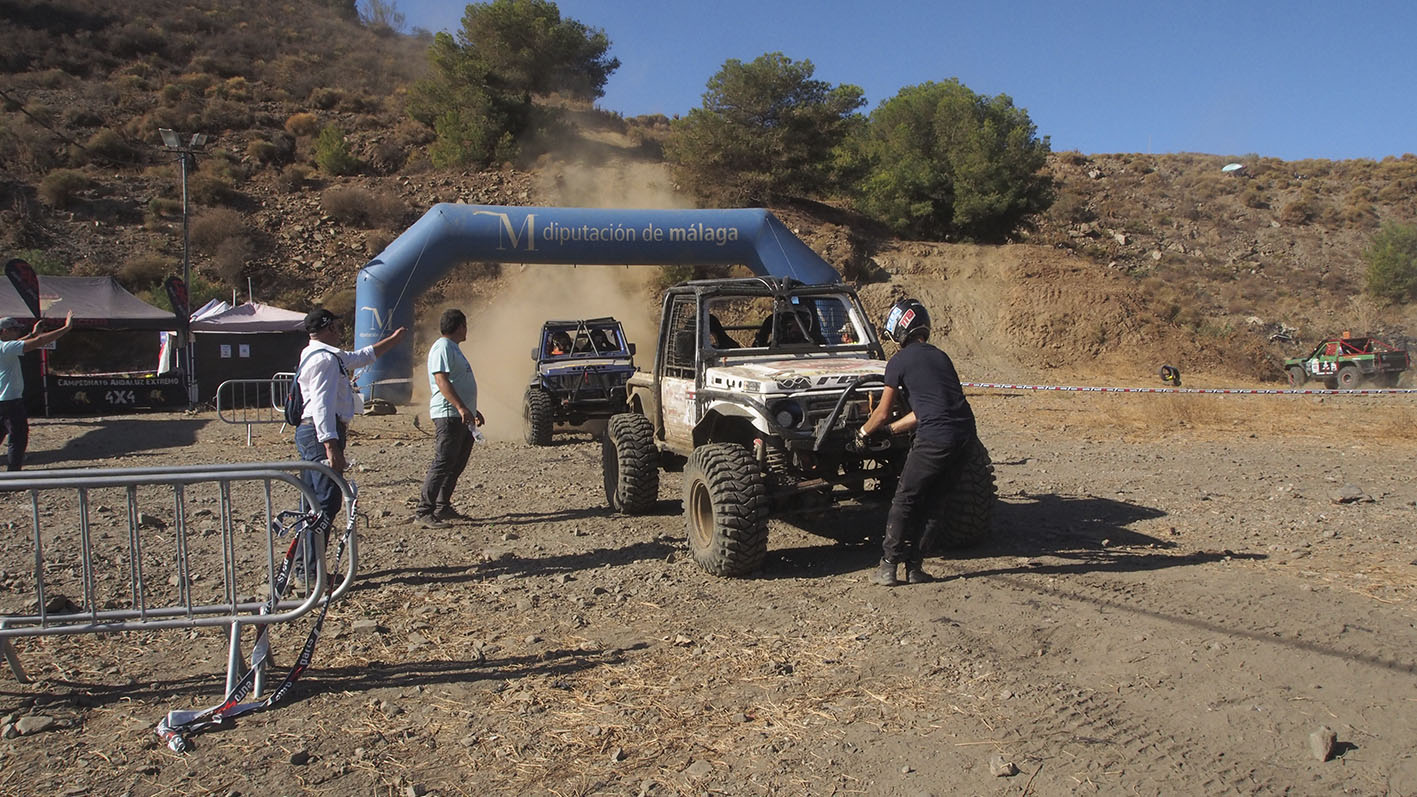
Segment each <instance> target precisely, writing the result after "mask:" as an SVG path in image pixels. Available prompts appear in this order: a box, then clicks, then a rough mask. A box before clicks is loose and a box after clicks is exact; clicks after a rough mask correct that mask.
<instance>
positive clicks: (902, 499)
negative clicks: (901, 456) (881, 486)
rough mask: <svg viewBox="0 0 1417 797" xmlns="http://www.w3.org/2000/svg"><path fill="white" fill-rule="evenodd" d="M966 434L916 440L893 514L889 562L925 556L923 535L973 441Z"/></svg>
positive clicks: (884, 552) (885, 546)
mask: <svg viewBox="0 0 1417 797" xmlns="http://www.w3.org/2000/svg"><path fill="white" fill-rule="evenodd" d="M973 442H974V441H973V438H970V437H965V438H962V439H958V440H953V441H948V442H934V441H930V440H919V439H917V440H916V441H915V444H914V445H913V446H911V447H910V453H909V454H907V455H906V457H905V467H903V468H901V472H900V481H899V482H898V483H897V484H896V488H895V497H894V498H893V499H891V509H890V514H888V515H886V538H885V541H884V542H882V544H881V558H882V559H884V560H885V561H887V562H891V563H896V562H915V561H919V560H920V559H921V558H922V557H923V556H924V553H923V548H922V546H921V544H920V543H921V536H922V534H923V533H924V531H925V526H926V523H927V521H929V520H930V514H931V513H932V512H934V511H935V510H936V507H938V506H939V504H940V497H941V496H942V495H943V494H944V493H945V492H946V491H947V490H949V488H950V485H951V484H952V483H953V482H954V480H955V478H956V477H957V476H958V475H959V469H960V466H961V465H962V464H963V463H964V458H965V452H967V451H968V450H969V446H970V444H971V443H973Z"/></svg>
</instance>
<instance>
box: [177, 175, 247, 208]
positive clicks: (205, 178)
mask: <svg viewBox="0 0 1417 797" xmlns="http://www.w3.org/2000/svg"><path fill="white" fill-rule="evenodd" d="M187 193H188V196H189V198H190V199H191V201H193V202H196V203H197V204H199V205H226V204H230V203H231V202H234V201H236V199H237V197H239V196H241V194H240V192H238V191H237V190H236V188H235V187H234V186H232V184H231V182H230V181H229V180H227V179H226V178H225V177H219V176H215V175H211V174H195V175H190V176H188V178H187Z"/></svg>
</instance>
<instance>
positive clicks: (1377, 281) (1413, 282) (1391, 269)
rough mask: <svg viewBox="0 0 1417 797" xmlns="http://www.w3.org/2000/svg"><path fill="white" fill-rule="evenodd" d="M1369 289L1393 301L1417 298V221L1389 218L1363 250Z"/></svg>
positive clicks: (1374, 294)
mask: <svg viewBox="0 0 1417 797" xmlns="http://www.w3.org/2000/svg"><path fill="white" fill-rule="evenodd" d="M1363 260H1364V261H1365V262H1366V263H1367V264H1368V272H1367V288H1368V293H1369V294H1371V295H1373V296H1375V297H1377V298H1379V299H1384V300H1387V301H1390V302H1408V301H1411V300H1413V299H1417V224H1400V223H1397V222H1388V223H1386V224H1384V225H1383V226H1382V227H1381V228H1380V229H1379V230H1378V232H1377V234H1376V235H1374V236H1373V241H1372V243H1371V244H1369V246H1368V248H1367V249H1365V250H1363Z"/></svg>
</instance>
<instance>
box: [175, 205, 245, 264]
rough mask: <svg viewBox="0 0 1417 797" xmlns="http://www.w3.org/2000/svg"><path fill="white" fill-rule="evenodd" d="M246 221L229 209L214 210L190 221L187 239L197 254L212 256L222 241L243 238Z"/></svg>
mask: <svg viewBox="0 0 1417 797" xmlns="http://www.w3.org/2000/svg"><path fill="white" fill-rule="evenodd" d="M245 235H246V221H245V219H244V218H243V217H242V215H241V214H240V213H239V212H237V211H235V210H232V209H231V208H214V209H212V210H208V211H205V212H203V213H202V214H201V215H200V216H198V217H197V218H195V219H193V220H192V226H191V230H190V232H189V238H190V239H191V242H192V246H193V247H194V248H195V249H196V250H197V251H199V252H205V253H207V254H212V253H214V252H216V250H217V247H218V246H220V245H221V244H222V242H223V241H226V240H229V239H231V238H240V237H245Z"/></svg>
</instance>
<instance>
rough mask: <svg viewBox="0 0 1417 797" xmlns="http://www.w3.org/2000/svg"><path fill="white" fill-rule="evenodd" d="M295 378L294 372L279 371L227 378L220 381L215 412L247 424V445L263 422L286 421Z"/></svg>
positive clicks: (225, 417)
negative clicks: (257, 376)
mask: <svg viewBox="0 0 1417 797" xmlns="http://www.w3.org/2000/svg"><path fill="white" fill-rule="evenodd" d="M294 381H295V374H294V373H291V372H285V371H281V372H277V373H275V374H272V375H271V378H270V379H228V380H226V381H225V382H222V383H221V384H220V385H217V389H216V415H217V417H218V418H220V419H221V420H222V421H224V422H226V423H231V424H246V445H248V446H249V445H251V436H252V431H253V429H254V427H255V426H256V424H260V423H279V424H284V423H285V397H286V395H287V394H288V393H290V384H291V382H294Z"/></svg>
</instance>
